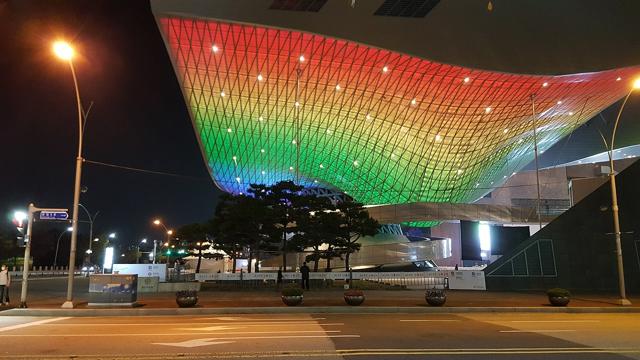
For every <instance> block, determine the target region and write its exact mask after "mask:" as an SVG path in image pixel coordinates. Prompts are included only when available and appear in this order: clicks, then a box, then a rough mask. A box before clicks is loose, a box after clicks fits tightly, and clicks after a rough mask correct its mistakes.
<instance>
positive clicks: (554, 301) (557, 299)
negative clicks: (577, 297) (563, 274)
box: [547, 288, 571, 306]
mask: <svg viewBox="0 0 640 360" xmlns="http://www.w3.org/2000/svg"><path fill="white" fill-rule="evenodd" d="M547 296H548V297H549V303H550V304H551V305H553V306H567V304H569V301H571V293H570V292H569V290H567V289H561V288H553V289H549V290H547Z"/></svg>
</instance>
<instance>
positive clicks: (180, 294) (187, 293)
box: [176, 290, 198, 297]
mask: <svg viewBox="0 0 640 360" xmlns="http://www.w3.org/2000/svg"><path fill="white" fill-rule="evenodd" d="M194 296H198V292H197V291H196V290H180V291H176V297H194Z"/></svg>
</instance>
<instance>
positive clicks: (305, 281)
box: [300, 262, 309, 290]
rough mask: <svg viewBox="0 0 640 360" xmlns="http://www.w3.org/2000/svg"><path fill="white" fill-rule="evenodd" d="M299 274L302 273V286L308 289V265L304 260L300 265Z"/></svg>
mask: <svg viewBox="0 0 640 360" xmlns="http://www.w3.org/2000/svg"><path fill="white" fill-rule="evenodd" d="M300 274H302V288H303V289H305V290H309V267H308V266H307V263H306V262H303V263H302V266H300Z"/></svg>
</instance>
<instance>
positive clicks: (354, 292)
mask: <svg viewBox="0 0 640 360" xmlns="http://www.w3.org/2000/svg"><path fill="white" fill-rule="evenodd" d="M344 296H364V292H362V290H356V289H349V290H347V291H345V292H344Z"/></svg>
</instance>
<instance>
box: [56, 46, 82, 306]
mask: <svg viewBox="0 0 640 360" xmlns="http://www.w3.org/2000/svg"><path fill="white" fill-rule="evenodd" d="M53 52H54V53H55V54H56V56H57V57H58V58H59V59H60V60H63V61H66V62H67V63H68V64H69V69H70V70H71V76H72V77H73V85H74V88H75V91H76V104H77V107H78V154H77V155H76V176H75V183H74V188H73V218H72V220H71V226H72V227H73V231H72V232H71V249H70V250H69V278H68V281H67V300H66V301H65V302H64V304H62V307H63V308H71V309H72V308H74V304H73V276H74V273H75V265H76V264H75V262H76V243H77V239H78V204H79V203H80V180H81V178H82V137H83V123H82V103H81V101H80V90H79V89H78V79H77V78H76V70H75V68H74V67H73V61H72V60H73V56H74V54H75V51H74V50H73V48H72V47H71V45H69V43H67V42H65V41H56V42H54V43H53Z"/></svg>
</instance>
